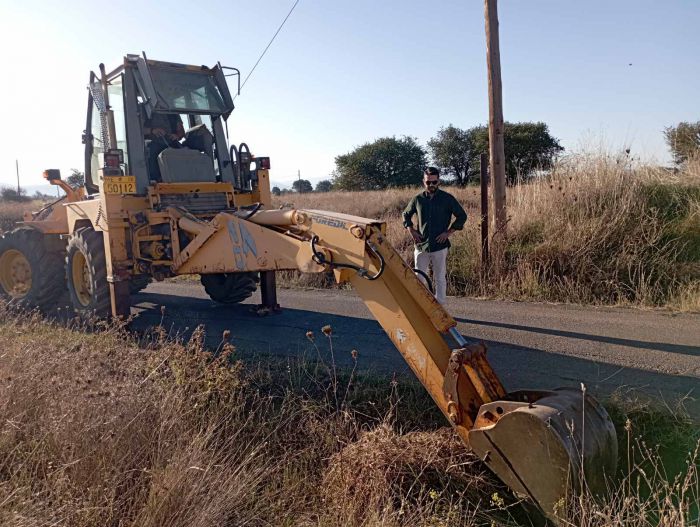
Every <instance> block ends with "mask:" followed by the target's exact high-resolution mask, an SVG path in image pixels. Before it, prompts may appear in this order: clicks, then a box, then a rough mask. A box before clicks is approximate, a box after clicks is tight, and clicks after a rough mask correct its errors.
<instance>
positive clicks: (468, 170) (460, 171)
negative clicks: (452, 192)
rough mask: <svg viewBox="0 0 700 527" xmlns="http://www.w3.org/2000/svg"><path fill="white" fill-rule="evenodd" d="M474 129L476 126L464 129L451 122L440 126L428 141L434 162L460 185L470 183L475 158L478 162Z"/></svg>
mask: <svg viewBox="0 0 700 527" xmlns="http://www.w3.org/2000/svg"><path fill="white" fill-rule="evenodd" d="M474 130H476V128H471V129H469V130H462V129H461V128H457V127H455V126H452V125H451V124H450V125H449V126H447V127H444V128H440V130H438V133H437V135H436V136H435V137H433V138H432V139H431V140H430V141H428V149H429V150H430V155H431V157H432V159H433V162H434V163H435V164H436V165H437V166H439V167H441V168H442V169H443V172H445V173H446V174H447V175H448V176H449V177H451V178H452V179H454V181H455V182H456V183H457V184H458V185H466V184H467V183H468V181H469V179H470V177H471V176H472V175H473V174H474V172H475V171H474V170H473V168H472V164H473V163H474V160H475V159H476V160H477V163H478V159H479V153H478V152H475V151H474V135H475V134H474ZM476 172H477V173H478V166H477V171H476Z"/></svg>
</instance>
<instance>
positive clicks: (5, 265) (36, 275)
mask: <svg viewBox="0 0 700 527" xmlns="http://www.w3.org/2000/svg"><path fill="white" fill-rule="evenodd" d="M48 236H50V235H46V234H43V233H41V232H40V231H38V230H36V229H33V228H31V227H19V228H17V229H15V230H13V231H10V232H7V233H5V234H4V235H3V236H2V237H0V298H4V299H5V300H7V301H9V302H11V303H13V304H15V305H18V306H21V307H23V308H27V309H34V308H39V309H40V310H42V311H49V310H51V309H53V308H54V307H56V305H57V303H58V302H59V301H60V300H61V298H62V296H63V294H64V293H65V291H66V282H65V275H64V273H63V254H64V253H63V252H62V251H61V250H60V244H57V243H50V240H49V238H48ZM52 246H53V247H52Z"/></svg>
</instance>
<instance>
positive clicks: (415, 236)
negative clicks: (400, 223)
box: [406, 227, 423, 243]
mask: <svg viewBox="0 0 700 527" xmlns="http://www.w3.org/2000/svg"><path fill="white" fill-rule="evenodd" d="M406 228H407V229H408V232H410V233H411V238H413V241H414V242H415V243H420V242H422V241H423V237H422V236H421V235H420V233H419V232H418V231H417V230H416V229H414V228H413V227H406Z"/></svg>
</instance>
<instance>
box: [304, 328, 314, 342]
mask: <svg viewBox="0 0 700 527" xmlns="http://www.w3.org/2000/svg"><path fill="white" fill-rule="evenodd" d="M306 338H307V339H309V340H310V341H311V342H313V341H314V332H313V331H311V330H309V331H307V332H306Z"/></svg>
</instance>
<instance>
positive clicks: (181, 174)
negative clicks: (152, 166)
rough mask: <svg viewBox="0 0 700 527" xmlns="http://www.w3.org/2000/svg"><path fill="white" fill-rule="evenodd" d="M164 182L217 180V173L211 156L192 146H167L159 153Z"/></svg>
mask: <svg viewBox="0 0 700 527" xmlns="http://www.w3.org/2000/svg"><path fill="white" fill-rule="evenodd" d="M158 167H159V168H160V175H161V180H162V181H163V183H200V182H201V183H206V182H211V183H213V182H215V181H216V173H215V172H214V166H213V164H212V162H211V158H210V157H209V156H207V155H206V154H204V153H203V152H200V151H199V150H192V149H190V148H166V149H165V150H163V151H162V152H161V153H160V154H159V155H158Z"/></svg>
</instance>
